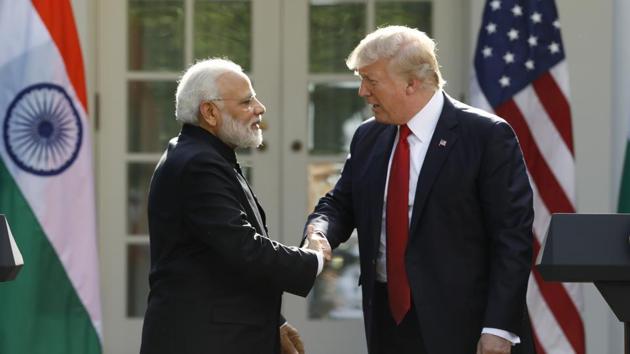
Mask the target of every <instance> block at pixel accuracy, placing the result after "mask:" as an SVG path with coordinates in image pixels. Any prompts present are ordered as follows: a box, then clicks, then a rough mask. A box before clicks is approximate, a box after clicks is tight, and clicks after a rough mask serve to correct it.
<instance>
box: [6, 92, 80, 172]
mask: <svg viewBox="0 0 630 354" xmlns="http://www.w3.org/2000/svg"><path fill="white" fill-rule="evenodd" d="M3 128H4V129H3V137H4V145H5V147H6V149H7V152H8V154H9V156H10V157H11V159H12V160H13V162H15V164H16V165H18V166H19V167H20V168H21V169H23V170H25V171H27V172H30V173H33V174H36V175H40V176H53V175H57V174H59V173H61V172H63V171H64V170H65V169H67V168H68V167H70V165H72V163H73V162H74V160H76V158H77V155H78V154H79V149H80V148H81V139H82V136H83V134H82V133H83V127H82V125H81V117H80V116H79V113H78V112H77V110H76V108H75V106H74V104H73V103H72V99H71V98H70V96H68V94H67V93H66V91H65V90H64V89H63V87H61V86H58V85H55V84H50V83H40V84H36V85H32V86H29V87H27V88H25V89H24V90H22V91H21V92H20V93H19V94H18V95H17V96H16V97H15V99H14V100H13V101H12V102H11V104H10V105H9V109H8V110H7V114H6V117H5V119H4V127H3Z"/></svg>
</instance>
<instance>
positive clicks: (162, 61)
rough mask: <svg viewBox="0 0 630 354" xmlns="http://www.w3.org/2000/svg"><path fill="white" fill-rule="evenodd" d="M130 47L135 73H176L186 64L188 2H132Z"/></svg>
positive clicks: (153, 0)
mask: <svg viewBox="0 0 630 354" xmlns="http://www.w3.org/2000/svg"><path fill="white" fill-rule="evenodd" d="M127 21H128V22H127V23H128V26H129V28H128V31H129V36H128V39H127V48H128V51H129V57H128V58H129V61H128V65H129V69H131V70H176V71H179V70H181V69H182V66H183V64H184V2H183V1H182V0H130V1H129V8H128V18H127Z"/></svg>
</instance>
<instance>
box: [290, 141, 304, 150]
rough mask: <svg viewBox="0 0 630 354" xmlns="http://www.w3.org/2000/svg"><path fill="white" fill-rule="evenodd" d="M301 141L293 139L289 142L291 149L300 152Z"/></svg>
mask: <svg viewBox="0 0 630 354" xmlns="http://www.w3.org/2000/svg"><path fill="white" fill-rule="evenodd" d="M302 145H303V144H302V142H301V141H300V140H293V142H292V143H291V151H293V152H300V151H302Z"/></svg>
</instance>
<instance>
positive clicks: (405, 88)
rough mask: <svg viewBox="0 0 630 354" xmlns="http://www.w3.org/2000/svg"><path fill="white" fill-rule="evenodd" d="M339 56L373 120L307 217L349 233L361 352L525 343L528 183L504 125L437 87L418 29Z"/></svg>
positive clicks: (498, 349) (434, 351)
mask: <svg viewBox="0 0 630 354" xmlns="http://www.w3.org/2000/svg"><path fill="white" fill-rule="evenodd" d="M346 63H347V66H348V68H350V69H351V70H354V71H355V72H356V73H358V75H359V76H360V77H361V87H360V89H359V95H360V96H362V97H364V98H365V99H366V101H367V103H368V104H369V105H370V106H371V107H372V110H373V112H374V117H373V118H372V119H369V120H368V121H366V122H365V123H363V124H362V125H361V126H360V127H359V128H358V129H357V131H356V133H355V134H354V137H353V139H352V143H351V146H350V154H349V155H348V158H347V160H346V163H345V166H344V169H343V172H342V175H341V178H340V179H339V181H338V182H337V184H336V186H335V187H334V189H333V190H332V191H331V192H330V193H328V194H327V195H326V196H325V197H323V198H322V199H320V201H319V204H318V205H317V207H316V208H315V211H314V212H313V214H311V215H310V216H309V220H308V222H307V225H308V227H310V228H311V230H313V229H314V230H315V231H316V232H319V233H321V234H324V235H325V236H326V237H327V238H328V240H329V242H330V244H331V245H332V246H333V248H334V247H336V246H338V245H339V243H341V242H344V241H346V240H347V239H348V237H349V236H350V234H351V232H352V230H354V229H355V228H356V229H357V231H358V237H359V249H360V259H361V281H360V282H361V286H362V291H363V311H364V320H365V328H366V337H367V340H368V348H369V352H370V353H371V354H385V353H397V354H401V353H402V354H404V353H415V354H420V353H429V354H469V353H470V354H472V353H475V352H477V353H481V354H495V353H501V354H507V353H510V351H511V350H512V346H513V345H516V344H518V343H521V342H522V343H523V344H519V345H517V346H515V347H514V352H518V351H520V352H526V353H530V352H532V351H533V345H532V343H531V340H530V335H529V332H530V331H531V329H530V328H529V321H528V320H527V318H526V317H527V316H526V311H525V293H526V288H527V281H528V277H529V270H530V265H531V256H532V221H533V216H534V214H533V209H532V191H531V188H530V185H529V180H528V177H527V171H526V167H525V164H524V162H523V157H522V153H521V150H520V147H519V144H518V141H517V139H516V137H515V136H514V133H513V131H512V129H511V128H510V126H509V125H508V124H507V123H506V122H505V121H504V120H503V119H501V118H499V117H497V116H494V115H492V114H489V113H486V112H483V111H480V110H477V109H474V108H472V107H469V106H466V105H464V104H462V103H460V102H458V101H456V100H454V99H452V98H451V97H449V96H448V95H447V94H445V93H444V92H443V91H442V87H443V85H444V81H443V79H442V75H441V73H440V69H439V65H438V62H437V58H436V55H435V43H434V41H433V40H432V39H431V38H429V37H428V36H427V35H426V34H425V33H423V32H421V31H418V30H416V29H411V28H408V27H404V26H389V27H384V28H381V29H378V30H376V31H375V32H373V33H371V34H369V35H367V36H366V37H365V38H364V39H363V40H362V41H361V42H360V43H359V45H358V46H357V47H356V48H355V49H354V51H353V52H352V53H351V54H350V56H349V58H348V59H347V62H346ZM307 230H308V228H307ZM307 234H308V232H307Z"/></svg>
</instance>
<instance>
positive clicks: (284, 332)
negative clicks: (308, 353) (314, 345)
mask: <svg viewBox="0 0 630 354" xmlns="http://www.w3.org/2000/svg"><path fill="white" fill-rule="evenodd" d="M280 347H281V351H280V353H281V354H304V343H302V338H300V333H298V331H297V329H295V327H293V326H291V325H290V324H289V323H288V322H285V323H284V324H283V325H282V326H280Z"/></svg>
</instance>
